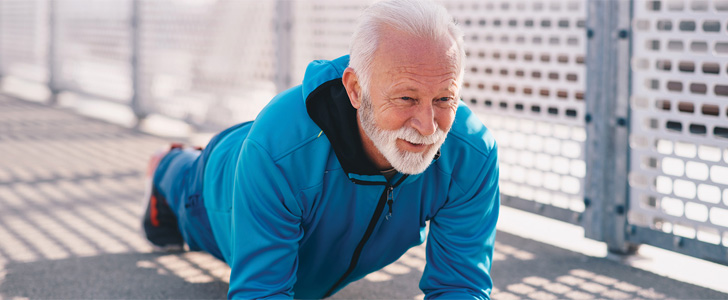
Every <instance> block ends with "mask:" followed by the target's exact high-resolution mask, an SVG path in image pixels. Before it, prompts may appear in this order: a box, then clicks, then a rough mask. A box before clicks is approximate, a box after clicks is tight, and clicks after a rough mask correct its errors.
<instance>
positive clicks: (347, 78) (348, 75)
mask: <svg viewBox="0 0 728 300" xmlns="http://www.w3.org/2000/svg"><path fill="white" fill-rule="evenodd" d="M341 81H342V83H344V88H345V89H346V93H347V94H348V95H349V101H351V106H353V107H354V108H355V109H359V106H361V85H360V84H359V77H357V76H356V73H355V72H354V69H352V68H351V67H349V68H346V70H344V75H342V76H341Z"/></svg>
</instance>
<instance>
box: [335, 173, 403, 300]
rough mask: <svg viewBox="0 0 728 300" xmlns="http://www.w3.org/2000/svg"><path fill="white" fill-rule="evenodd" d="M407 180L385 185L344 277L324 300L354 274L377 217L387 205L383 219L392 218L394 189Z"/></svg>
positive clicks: (342, 276)
mask: <svg viewBox="0 0 728 300" xmlns="http://www.w3.org/2000/svg"><path fill="white" fill-rule="evenodd" d="M406 178H407V175H404V176H402V178H400V179H399V180H398V181H397V182H396V183H395V184H394V185H390V184H389V183H387V184H385V188H384V191H382V195H380V196H379V202H378V203H377V207H376V208H375V209H374V215H373V216H372V219H371V220H369V226H367V230H366V231H365V232H364V236H363V237H362V238H361V240H360V241H359V244H358V245H357V246H356V249H355V250H354V255H352V257H351V262H350V263H349V268H348V269H347V270H346V272H344V275H341V277H340V278H339V280H338V281H336V283H334V285H332V286H331V288H330V289H329V291H328V292H326V294H325V295H324V298H327V297H329V296H331V294H332V293H333V292H334V290H335V289H336V287H338V286H339V285H340V284H341V283H342V282H344V280H345V279H346V277H349V275H351V272H354V268H356V265H357V264H358V263H359V257H360V256H361V252H362V250H363V249H364V245H365V244H366V243H367V241H369V238H370V237H371V236H372V233H374V227H376V226H377V223H378V221H379V216H381V215H382V212H383V211H384V205H385V204H389V212H388V214H387V216H386V217H385V219H387V220H389V218H390V217H391V216H392V204H393V203H394V196H393V193H394V188H395V187H397V186H398V185H399V184H401V183H402V182H403V181H404V180H405V179H406ZM355 183H358V184H367V183H366V182H355Z"/></svg>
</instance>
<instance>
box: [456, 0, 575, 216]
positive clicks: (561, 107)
mask: <svg viewBox="0 0 728 300" xmlns="http://www.w3.org/2000/svg"><path fill="white" fill-rule="evenodd" d="M584 4H585V3H584V2H583V1H519V2H513V1H488V2H483V1H457V2H455V1H448V2H445V5H446V6H447V8H448V10H449V11H450V12H451V13H452V14H453V16H455V18H456V19H457V20H458V22H459V23H460V24H461V25H462V27H463V29H464V30H465V36H466V51H467V54H468V62H467V70H466V71H467V74H466V76H465V83H464V91H463V100H465V101H466V102H468V103H469V105H470V107H471V108H473V109H474V110H475V111H476V112H477V113H478V114H479V116H480V117H481V119H482V120H483V122H484V123H485V125H486V126H488V128H490V129H492V130H493V131H494V134H495V136H496V140H497V141H498V146H499V155H500V176H501V193H502V194H503V198H504V201H503V203H504V204H505V205H510V206H515V207H518V208H522V209H527V210H532V211H533V210H536V211H539V212H541V213H544V214H546V215H551V216H552V217H555V218H559V219H562V220H565V221H571V222H577V221H578V218H575V217H578V214H579V213H580V212H582V211H583V210H584V204H583V203H584V202H583V194H584V192H583V190H584V187H583V182H584V176H585V172H586V170H585V163H584V141H585V140H586V133H585V130H584V121H583V120H584V89H585V87H584V85H585V80H584V75H585V74H584V71H585V68H584V55H585V50H586V48H585V43H584V36H585V30H584V18H585V14H586V12H585V11H586V10H585V5H584Z"/></svg>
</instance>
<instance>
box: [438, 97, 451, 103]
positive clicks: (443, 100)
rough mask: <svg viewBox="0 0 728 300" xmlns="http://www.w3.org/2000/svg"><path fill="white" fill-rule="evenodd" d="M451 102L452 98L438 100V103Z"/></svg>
mask: <svg viewBox="0 0 728 300" xmlns="http://www.w3.org/2000/svg"><path fill="white" fill-rule="evenodd" d="M450 100H452V98H450V97H442V98H440V99H437V101H440V102H449V101H450Z"/></svg>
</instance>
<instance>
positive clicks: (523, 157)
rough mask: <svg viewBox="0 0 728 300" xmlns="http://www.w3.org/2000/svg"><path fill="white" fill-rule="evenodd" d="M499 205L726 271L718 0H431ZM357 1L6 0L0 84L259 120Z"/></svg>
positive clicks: (725, 125)
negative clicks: (451, 34)
mask: <svg viewBox="0 0 728 300" xmlns="http://www.w3.org/2000/svg"><path fill="white" fill-rule="evenodd" d="M440 2H441V3H443V5H445V6H446V7H447V9H448V10H449V11H450V12H451V14H452V15H453V16H454V17H455V18H456V19H457V21H458V22H459V23H460V25H461V26H462V28H463V30H464V31H465V34H466V47H467V48H466V51H467V54H468V58H467V68H466V70H467V74H466V77H465V78H466V80H465V83H464V89H463V100H464V101H465V102H466V103H468V105H469V106H470V107H471V108H472V109H473V110H474V111H475V112H476V114H478V115H479V116H480V117H481V119H482V120H483V122H484V123H485V124H486V126H488V127H489V128H490V129H491V130H492V131H493V132H494V134H495V136H496V139H497V140H498V143H499V150H500V154H499V155H500V157H501V165H500V167H501V191H502V195H503V204H504V205H508V206H512V207H516V208H519V209H522V210H526V211H530V212H535V213H539V214H542V215H544V216H548V217H551V218H554V219H558V220H562V221H566V222H570V223H573V224H577V225H580V226H582V227H584V229H585V234H586V236H587V237H590V238H593V239H597V240H601V241H605V242H606V243H607V244H608V246H609V249H610V250H612V251H617V252H623V253H625V252H626V253H629V252H631V251H634V250H635V248H636V245H638V244H642V243H644V244H652V245H656V246H659V247H663V248H666V249H670V250H674V251H678V252H682V253H686V254H690V255H693V256H697V257H701V258H705V259H709V260H713V261H718V262H722V263H728V251H727V250H726V249H728V221H726V220H728V150H726V149H728V101H727V100H728V84H726V82H728V77H726V76H728V21H726V20H728V1H726V0H650V1H642V0H634V1H616V0H615V1H603V0H588V1H581V0H533V1H506V0H494V1H481V0H460V1H440ZM366 5H367V2H366V1H322V0H316V1H284V0H277V1H240V0H174V1H173V0H94V1H88V0H86V1H82V0H0V76H3V77H4V78H6V79H7V78H21V79H23V80H28V81H34V82H41V83H43V84H46V85H47V86H48V89H49V90H50V91H51V95H52V97H51V102H52V101H53V99H55V95H58V94H59V93H61V92H66V91H71V92H74V93H82V94H87V95H92V96H93V97H95V98H102V99H106V100H108V101H112V102H114V103H120V104H123V105H127V106H128V107H130V108H131V110H132V111H134V113H135V115H136V116H137V117H138V118H139V119H143V118H145V117H146V116H148V115H150V114H161V115H165V116H168V117H172V118H176V119H180V120H183V121H185V122H188V123H190V124H193V125H194V126H196V127H197V128H204V129H221V128H224V127H226V126H229V125H231V124H234V123H237V122H240V121H244V120H247V119H252V118H254V117H255V114H257V112H258V111H259V110H260V109H261V108H262V107H263V106H264V105H265V104H266V103H267V101H268V100H269V99H270V98H272V96H273V95H275V94H276V93H277V92H279V91H281V90H283V89H285V88H287V87H289V86H291V85H293V84H295V83H296V82H300V80H301V78H302V77H303V71H304V69H305V66H306V65H307V64H308V62H309V61H311V60H313V59H332V58H335V57H338V56H340V55H343V54H345V53H347V52H348V43H349V37H350V36H351V33H352V32H353V29H354V25H355V20H356V17H357V15H358V14H359V12H360V11H361V10H362V9H363V8H364V7H366Z"/></svg>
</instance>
